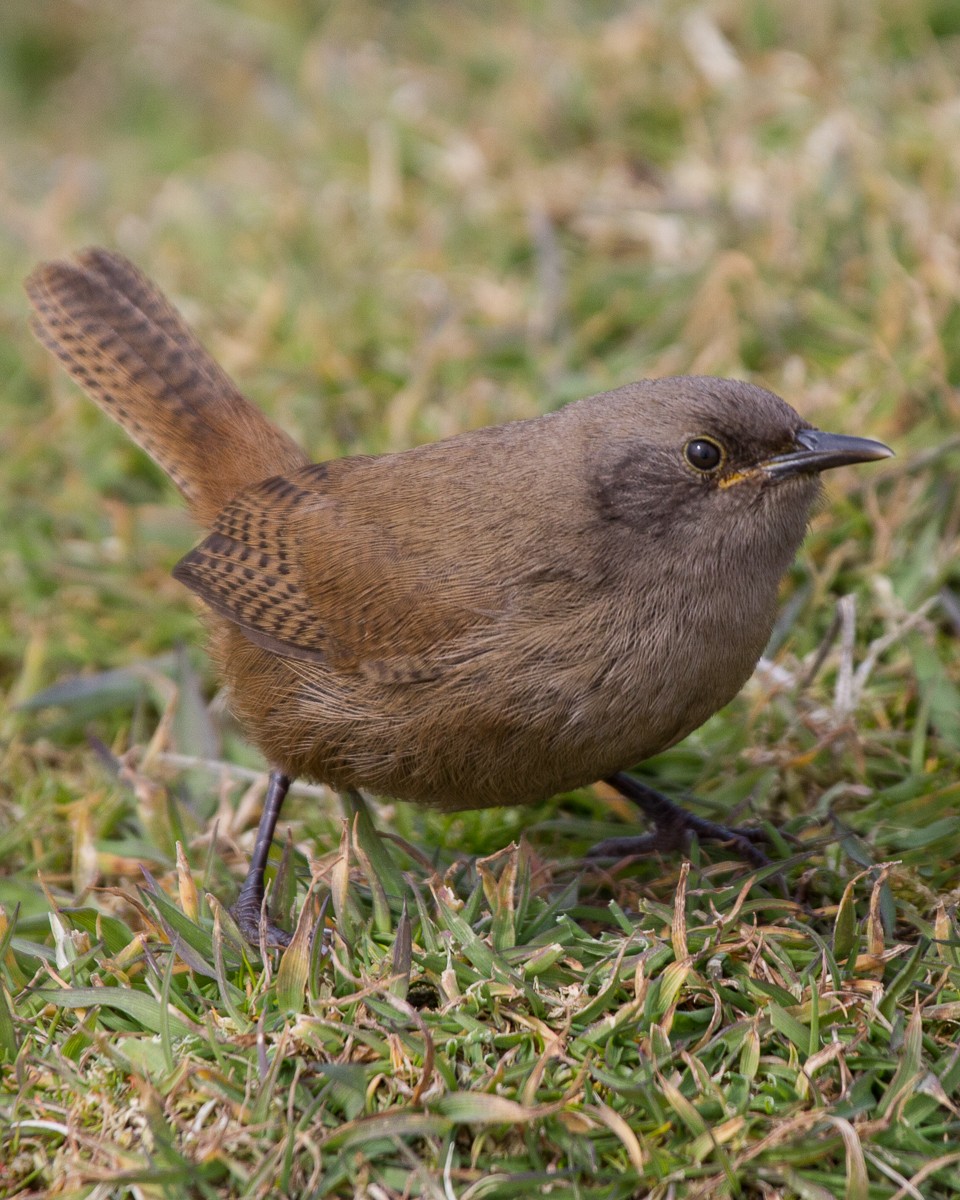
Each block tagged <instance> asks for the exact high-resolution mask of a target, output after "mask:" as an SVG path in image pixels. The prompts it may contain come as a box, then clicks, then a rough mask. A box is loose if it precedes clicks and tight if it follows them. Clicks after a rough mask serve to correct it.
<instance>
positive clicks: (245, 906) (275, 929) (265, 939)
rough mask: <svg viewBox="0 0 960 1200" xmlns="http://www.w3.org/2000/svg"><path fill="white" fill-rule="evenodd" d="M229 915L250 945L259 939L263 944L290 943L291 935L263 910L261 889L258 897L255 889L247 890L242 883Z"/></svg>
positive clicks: (277, 944)
mask: <svg viewBox="0 0 960 1200" xmlns="http://www.w3.org/2000/svg"><path fill="white" fill-rule="evenodd" d="M247 880H248V881H249V876H247ZM230 916H231V917H233V919H234V921H236V923H237V928H238V929H239V930H240V932H241V933H242V934H243V936H244V937H245V938H246V939H247V941H248V942H249V943H250V944H251V945H252V946H259V945H260V944H261V941H262V943H263V945H265V946H289V945H290V940H291V936H292V935H291V934H289V933H287V931H286V930H285V929H281V928H280V926H279V925H276V924H274V922H273V921H271V920H270V918H269V917H268V916H267V914H266V912H265V911H264V908H263V891H262V889H261V893H260V896H259V898H258V897H257V896H256V894H255V889H254V888H250V889H249V890H248V889H247V885H246V883H244V886H243V887H242V888H241V889H240V894H239V896H237V899H236V903H235V904H234V906H233V908H231V909H230ZM261 935H262V936H261Z"/></svg>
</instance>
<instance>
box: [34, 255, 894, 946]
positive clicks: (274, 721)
mask: <svg viewBox="0 0 960 1200" xmlns="http://www.w3.org/2000/svg"><path fill="white" fill-rule="evenodd" d="M26 286H27V291H28V293H29V296H30V299H31V301H32V303H33V306H34V309H35V317H34V321H33V328H34V331H35V332H36V334H37V336H38V337H39V339H40V340H41V341H42V342H43V343H44V345H45V346H47V347H48V348H49V349H50V350H51V351H52V352H53V353H54V354H55V355H56V356H57V357H58V358H59V359H60V361H61V362H62V363H63V364H64V366H65V367H66V368H67V370H68V371H69V372H70V374H71V375H72V376H73V378H74V379H75V380H76V381H77V382H78V383H79V384H80V385H81V386H82V387H83V388H84V390H85V391H86V392H87V393H88V395H89V396H90V397H91V398H92V399H93V400H94V401H95V402H96V403H97V404H99V405H100V406H101V408H103V409H104V411H105V412H106V413H108V414H109V415H110V416H111V417H113V419H114V420H115V421H117V422H118V423H119V424H120V425H122V426H123V428H124V429H126V431H127V432H128V434H129V435H130V436H131V437H132V438H133V440H134V441H135V442H137V444H138V445H140V446H141V447H142V448H143V449H144V450H146V452H147V453H148V454H149V455H150V456H151V457H152V458H153V459H154V461H155V462H157V463H158V464H159V465H160V466H161V467H162V468H163V469H164V470H165V471H166V472H167V474H168V475H169V476H170V477H171V478H172V479H173V481H174V483H175V484H176V485H177V487H178V488H179V489H180V491H181V492H182V493H183V496H184V498H185V499H186V501H187V504H188V505H189V506H190V509H191V512H192V513H193V515H194V516H195V517H196V519H197V520H198V521H199V522H200V524H201V525H204V526H206V527H207V528H208V529H209V530H210V532H209V534H208V536H207V537H206V538H205V540H204V541H202V542H201V543H200V545H199V546H197V548H196V549H195V550H192V551H191V552H190V553H189V554H188V555H187V556H186V557H185V558H183V559H182V560H181V561H180V563H178V565H177V566H176V568H175V570H174V575H175V576H176V578H177V579H179V580H180V581H181V582H182V583H184V584H186V586H187V587H188V588H190V589H191V590H192V591H193V592H195V593H196V594H197V595H198V596H199V597H200V598H201V599H202V600H203V601H204V602H205V604H206V606H207V610H208V617H209V626H210V634H211V638H210V643H211V653H212V655H213V658H214V660H215V663H216V665H217V668H218V670H219V672H220V675H221V677H222V679H223V680H224V681H225V682H226V684H227V686H228V689H229V693H230V697H231V703H232V706H233V709H234V711H235V713H236V715H237V717H238V718H239V720H240V722H241V724H242V725H243V727H244V729H245V730H246V732H247V734H248V736H249V737H250V738H251V739H252V740H253V741H254V742H255V743H256V745H257V746H259V748H260V749H261V750H262V752H263V753H264V755H265V756H266V758H267V760H268V762H269V763H270V764H271V766H272V774H271V781H270V788H269V790H268V795H267V801H266V803H265V807H264V814H263V817H262V819H261V822H260V828H259V831H258V836H257V842H256V845H255V848H254V853H253V858H252V861H251V865H250V871H249V873H248V876H247V879H246V881H245V883H244V885H243V887H242V889H241V891H240V894H239V897H238V900H237V903H236V906H235V910H234V911H235V915H236V916H237V918H238V920H239V922H240V924H241V926H242V928H243V929H244V931H245V933H246V934H247V935H248V936H249V937H251V938H252V939H254V940H255V939H256V938H257V936H258V934H259V932H260V928H261V925H260V922H261V909H262V904H263V897H264V867H265V865H266V861H267V856H268V853H269V849H270V844H271V841H272V838H273V833H274V829H275V826H276V822H277V818H278V815H279V812H280V807H281V804H282V802H283V798H284V796H285V794H286V791H287V788H288V787H289V784H290V781H291V779H293V778H294V777H296V776H304V777H306V778H308V779H312V780H316V781H320V782H323V783H326V784H329V785H331V786H332V787H334V788H337V789H340V790H346V789H356V788H368V789H370V790H371V791H373V792H376V793H380V794H384V795H388V796H393V797H397V798H399V799H404V800H413V801H417V802H420V803H424V804H431V805H438V806H441V807H443V808H448V809H460V808H480V807H484V806H487V805H499V804H530V803H534V802H536V801H539V800H542V799H544V798H546V797H548V796H551V795H553V794H554V793H556V792H560V791H566V790H568V789H571V788H576V787H580V786H583V785H586V784H589V783H592V782H594V781H596V780H598V779H606V780H608V781H609V782H611V783H612V784H613V785H614V786H615V787H618V788H619V789H620V790H621V791H622V792H624V794H626V795H629V796H630V797H631V798H632V799H634V800H636V801H637V802H638V803H639V804H640V806H641V807H642V808H643V809H644V810H645V811H646V812H647V813H648V815H649V816H651V817H652V818H653V820H654V821H655V823H657V824H658V825H659V826H661V827H662V828H663V829H664V830H665V831H666V832H667V833H668V834H669V835H670V836H671V837H672V838H675V837H676V834H677V831H678V829H679V830H683V831H686V830H693V831H694V832H696V833H698V834H699V835H700V836H719V837H726V838H730V837H734V838H735V839H736V840H737V842H738V844H739V845H740V846H741V847H742V846H743V845H744V844H746V841H745V838H744V836H743V835H742V834H738V833H737V831H731V830H727V829H725V828H724V827H722V826H715V825H712V824H711V823H709V822H705V821H701V820H699V819H697V818H694V817H692V816H691V815H690V814H683V813H682V810H679V809H677V808H676V807H675V806H673V805H672V804H671V803H670V802H669V801H668V800H666V798H665V797H661V796H660V795H659V794H658V793H656V792H654V791H652V790H651V789H649V788H647V787H646V786H645V785H643V784H641V783H640V782H639V781H638V780H635V779H632V778H631V777H629V776H627V775H624V774H623V773H622V772H623V771H624V769H625V768H627V767H630V766H632V765H634V764H636V763H639V762H641V761H642V760H643V759H645V758H648V757H650V756H651V755H653V754H657V753H658V752H659V751H661V750H664V749H665V748H667V747H668V746H672V745H673V744H674V743H675V742H678V741H679V740H680V739H681V738H683V737H685V736H686V735H687V734H688V733H690V732H691V730H693V729H696V728H697V726H698V725H700V724H702V723H703V722H704V721H705V720H706V719H707V718H708V717H709V716H710V715H711V714H712V713H714V712H716V710H717V709H718V708H720V707H721V706H722V705H724V704H726V703H727V702H728V701H729V700H731V699H732V698H733V696H734V695H735V694H736V693H737V691H738V690H739V689H740V687H741V685H742V684H743V683H744V681H745V680H746V679H747V677H748V676H749V675H750V673H751V672H752V671H753V669H754V666H755V665H756V662H757V659H758V658H759V656H760V653H761V651H762V650H763V648H764V645H765V643H766V641H767V638H768V636H769V634H770V630H771V626H772V623H773V618H774V613H775V611H776V606H777V592H778V585H779V582H780V579H781V577H782V575H783V573H784V571H785V570H786V568H787V567H788V566H789V564H790V562H791V561H792V559H793V557H794V555H795V553H796V551H797V548H798V547H799V545H800V542H801V541H802V539H803V536H804V532H805V530H806V527H807V522H808V518H809V515H810V512H811V510H812V508H813V506H814V504H815V503H816V500H817V497H818V495H819V492H820V482H819V473H820V472H821V471H823V470H825V469H826V468H828V467H837V466H842V465H843V464H845V463H855V462H866V461H870V460H873V459H880V458H886V457H887V456H888V455H890V454H891V453H892V451H891V450H889V449H888V448H887V447H886V446H884V445H881V444H880V443H879V442H874V441H868V440H866V439H864V438H859V437H845V436H841V435H837V434H830V433H822V432H821V431H819V430H817V429H814V428H812V427H811V426H810V425H809V424H808V423H807V422H806V421H804V420H803V419H802V418H801V417H800V416H799V415H798V414H797V413H796V412H795V411H794V410H793V409H792V408H791V407H790V406H789V405H788V404H786V403H785V402H784V401H783V400H781V399H779V398H778V397H777V396H775V395H773V394H772V393H770V392H767V391H763V390H762V389H760V388H757V387H753V386H751V385H750V384H746V383H740V382H735V381H732V380H723V379H711V378H676V379H659V380H646V381H642V382H639V383H632V384H628V385H627V386H626V387H621V388H618V389H616V390H615V391H612V392H606V393H604V394H602V395H598V396H591V397H589V398H587V399H585V400H580V401H579V402H577V403H574V404H569V405H567V406H566V407H565V408H562V409H560V410H559V411H557V412H552V413H549V414H547V415H546V416H542V417H537V418H535V419H533V420H526V421H515V422H512V423H509V424H506V425H499V426H495V427H493V428H488V429H479V430H476V431H473V432H470V433H465V434H461V435H459V436H457V437H451V438H447V439H445V440H443V441H440V442H436V443H434V444H432V445H426V446H419V447H417V448H416V449H412V450H406V451H403V452H401V453H397V454H385V455H382V456H379V457H366V456H361V457H353V458H344V459H340V460H337V461H334V462H327V463H319V464H317V465H313V466H311V465H310V463H309V461H308V459H307V456H306V454H305V453H304V452H303V450H301V449H300V447H299V446H297V445H296V444H295V443H294V442H293V441H292V440H291V439H290V438H289V437H288V436H287V435H286V434H285V433H283V432H281V431H280V430H279V429H278V428H276V426H274V425H273V424H271V423H270V422H269V421H268V420H267V418H266V417H265V416H264V415H263V414H262V413H261V412H260V411H259V410H257V409H256V408H254V407H253V406H252V405H251V404H250V403H249V402H248V401H247V400H245V399H244V397H243V396H242V395H241V394H240V393H239V392H238V391H237V390H236V388H235V387H234V385H233V384H232V382H231V381H230V380H229V379H228V378H227V376H226V375H225V374H224V373H223V372H222V371H221V370H220V368H219V367H218V366H217V364H216V363H215V362H214V361H213V360H212V359H211V358H210V356H209V355H208V353H207V352H206V351H205V350H204V348H203V347H202V346H201V345H200V343H199V342H198V341H197V339H196V338H195V337H194V335H193V333H192V332H191V331H190V330H189V329H188V328H187V326H186V325H185V323H184V321H183V320H182V318H181V317H180V316H179V314H178V313H177V312H176V310H175V309H174V308H173V307H172V306H171V305H170V303H169V302H168V301H167V300H166V298H165V297H164V296H163V295H162V294H161V293H160V292H159V290H158V289H157V288H156V287H155V286H154V285H153V284H152V283H150V282H149V281H148V280H147V279H146V278H145V276H143V275H142V274H141V273H140V272H139V271H138V270H137V269H136V268H135V267H134V266H133V265H132V264H131V263H129V262H127V260H126V259H124V258H122V257H120V256H119V255H117V254H112V253H110V252H108V251H106V250H99V249H93V250H87V251H85V252H84V253H82V254H80V255H78V256H77V258H76V261H74V262H53V263H47V264H44V265H42V266H40V267H38V268H37V269H36V271H34V273H33V274H32V275H31V276H30V278H29V280H28V281H27V285H26ZM649 844H650V841H649V839H636V838H634V839H615V841H614V843H613V844H605V845H604V846H602V847H599V848H597V849H598V850H600V851H603V850H608V851H609V850H614V851H617V852H621V853H626V852H631V851H633V850H637V849H643V848H647V847H648V846H649ZM265 928H266V927H265ZM266 932H267V934H268V935H269V937H270V938H271V939H272V940H277V941H283V940H285V939H286V936H287V935H285V934H283V932H282V931H280V930H277V929H275V928H273V927H269V928H266Z"/></svg>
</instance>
